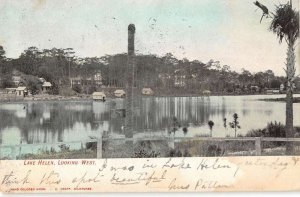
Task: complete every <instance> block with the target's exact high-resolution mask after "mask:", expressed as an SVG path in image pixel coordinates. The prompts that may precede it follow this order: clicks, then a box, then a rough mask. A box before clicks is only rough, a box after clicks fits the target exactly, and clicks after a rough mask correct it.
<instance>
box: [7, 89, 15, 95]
mask: <svg viewBox="0 0 300 197" xmlns="http://www.w3.org/2000/svg"><path fill="white" fill-rule="evenodd" d="M16 89H17V88H5V92H6V94H16Z"/></svg>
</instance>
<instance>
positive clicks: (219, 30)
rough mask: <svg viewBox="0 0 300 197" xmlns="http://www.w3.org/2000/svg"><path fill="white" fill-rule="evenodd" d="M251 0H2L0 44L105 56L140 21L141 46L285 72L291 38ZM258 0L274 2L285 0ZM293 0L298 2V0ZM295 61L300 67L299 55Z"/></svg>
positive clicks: (16, 50)
mask: <svg viewBox="0 0 300 197" xmlns="http://www.w3.org/2000/svg"><path fill="white" fill-rule="evenodd" d="M253 2H254V0H185V1H184V0H23V1H20V0H0V45H2V46H3V47H4V49H5V51H6V53H7V54H6V56H7V57H13V58H14V57H18V56H19V55H20V54H21V52H22V51H23V50H24V49H26V48H28V47H30V46H36V47H38V48H40V49H44V48H53V47H56V48H68V47H71V48H74V51H76V54H77V56H80V57H94V56H99V57H100V56H102V55H105V54H115V53H123V52H126V50H127V26H128V24H130V23H134V24H135V26H136V50H137V53H142V54H149V53H151V54H158V55H160V56H161V55H164V54H166V53H168V52H171V53H173V54H174V55H175V56H176V57H177V58H180V59H181V58H184V57H186V58H188V59H190V60H193V59H198V60H200V61H202V62H208V61H209V60H210V59H214V60H219V61H220V62H221V64H222V65H225V64H227V65H230V66H231V68H232V69H234V70H236V71H240V70H241V68H245V69H247V70H250V71H251V72H257V71H264V70H267V69H272V70H273V71H274V72H275V73H276V74H279V75H283V74H284V71H283V67H284V66H285V65H284V62H285V58H286V45H285V44H284V43H283V44H281V45H279V44H278V40H277V38H276V36H275V35H274V34H272V33H271V32H269V31H268V25H269V22H270V21H269V19H266V20H263V21H262V23H261V24H260V23H259V21H260V17H261V14H262V13H261V10H258V9H257V8H256V7H255V6H254V4H253ZM260 2H261V3H263V4H265V5H266V6H268V7H269V9H271V10H273V9H274V4H278V3H279V2H282V3H286V2H287V0H276V1H275V0H261V1H260ZM293 3H294V7H295V8H296V5H297V6H298V0H293ZM297 10H298V8H297ZM298 48H299V47H298ZM298 53H299V50H298ZM298 62H299V61H298ZM297 68H298V73H299V63H298V66H297Z"/></svg>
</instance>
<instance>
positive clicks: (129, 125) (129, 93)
mask: <svg viewBox="0 0 300 197" xmlns="http://www.w3.org/2000/svg"><path fill="white" fill-rule="evenodd" d="M134 34H135V26H134V24H130V25H129V26H128V55H127V56H128V57H127V69H126V106H125V108H126V118H125V137H126V138H132V137H133V98H134V95H133V86H134V69H135V68H134V67H135V60H134V56H135V54H134Z"/></svg>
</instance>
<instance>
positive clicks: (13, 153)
mask: <svg viewBox="0 0 300 197" xmlns="http://www.w3.org/2000/svg"><path fill="white" fill-rule="evenodd" d="M16 149H17V148H16V147H15V146H12V147H11V159H13V160H16V159H17V150H16Z"/></svg>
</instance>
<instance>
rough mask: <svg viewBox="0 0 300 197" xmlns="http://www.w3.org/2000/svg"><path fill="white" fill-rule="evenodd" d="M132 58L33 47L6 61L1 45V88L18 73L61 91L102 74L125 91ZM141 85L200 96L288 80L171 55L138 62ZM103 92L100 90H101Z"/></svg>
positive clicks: (142, 58) (109, 83) (139, 57)
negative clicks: (76, 81)
mask: <svg viewBox="0 0 300 197" xmlns="http://www.w3.org/2000/svg"><path fill="white" fill-rule="evenodd" d="M126 65H127V54H126V53H123V54H115V55H104V56H102V57H86V58H80V57H77V56H75V52H74V50H73V49H72V48H66V49H57V48H53V49H42V50H41V49H38V48H37V47H29V48H28V49H26V50H24V52H22V54H21V55H20V56H19V57H18V58H14V59H11V58H6V57H5V51H4V49H3V47H2V46H0V79H1V84H0V87H1V88H7V87H12V86H13V83H12V76H13V71H14V70H17V71H19V72H22V73H24V74H25V75H27V78H28V80H27V85H28V84H32V85H31V86H32V87H34V78H33V77H32V76H34V77H42V78H44V79H46V80H47V81H49V82H51V83H52V84H53V85H54V87H55V88H57V89H59V88H61V87H64V86H68V85H69V84H70V81H69V80H70V78H74V77H81V78H83V79H85V78H91V77H93V76H94V75H95V74H96V73H99V72H100V73H101V76H102V83H103V85H104V86H106V87H121V88H124V87H125V73H126ZM134 81H135V86H136V87H138V88H143V87H150V88H153V89H155V90H157V91H161V92H173V90H176V91H177V92H179V93H186V94H195V93H199V92H201V91H203V90H210V91H211V92H214V93H220V94H224V93H235V92H236V90H239V91H240V92H241V93H243V92H245V93H249V92H251V91H252V90H251V86H258V87H259V91H260V92H261V91H262V90H263V89H264V88H279V86H280V84H284V82H285V78H284V77H280V76H275V75H274V73H273V71H272V70H266V71H263V72H257V73H251V72H250V71H248V70H246V69H242V70H241V72H236V71H234V70H232V69H231V67H230V66H229V65H221V63H220V62H219V61H214V60H210V61H209V62H207V63H203V62H201V61H199V60H192V61H191V60H188V59H186V58H184V59H177V58H176V57H174V56H173V55H172V54H171V53H167V54H166V55H164V56H157V55H141V54H138V55H136V57H135V80H134ZM95 88H97V87H95Z"/></svg>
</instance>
